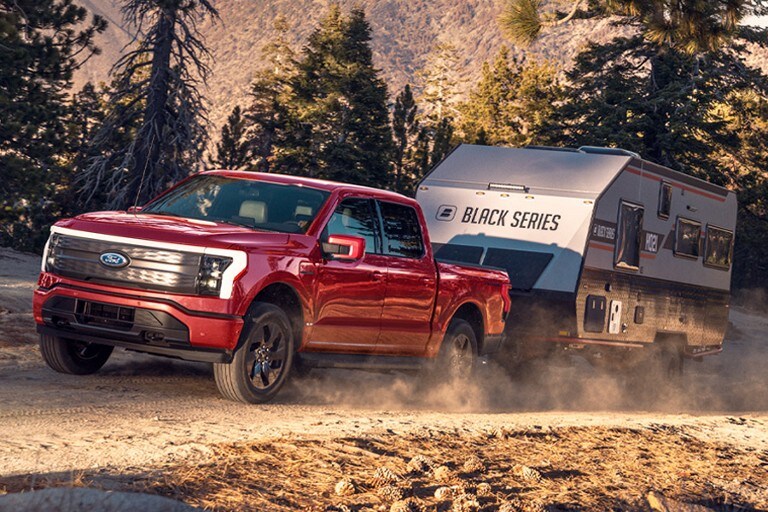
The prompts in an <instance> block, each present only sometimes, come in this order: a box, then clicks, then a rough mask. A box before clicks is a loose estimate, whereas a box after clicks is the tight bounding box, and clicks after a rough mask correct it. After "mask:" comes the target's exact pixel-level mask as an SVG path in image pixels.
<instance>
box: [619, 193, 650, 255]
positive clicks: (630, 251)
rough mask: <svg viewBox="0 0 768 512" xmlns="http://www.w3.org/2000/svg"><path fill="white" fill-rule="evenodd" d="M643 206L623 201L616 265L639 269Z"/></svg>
mask: <svg viewBox="0 0 768 512" xmlns="http://www.w3.org/2000/svg"><path fill="white" fill-rule="evenodd" d="M643 213H644V210H643V207H642V206H640V205H637V204H632V203H627V202H624V201H622V202H621V205H620V206H619V222H618V229H617V230H616V231H617V233H616V255H615V256H616V258H615V261H616V266H617V267H621V268H628V269H632V270H637V269H638V268H639V267H640V234H641V231H642V229H643Z"/></svg>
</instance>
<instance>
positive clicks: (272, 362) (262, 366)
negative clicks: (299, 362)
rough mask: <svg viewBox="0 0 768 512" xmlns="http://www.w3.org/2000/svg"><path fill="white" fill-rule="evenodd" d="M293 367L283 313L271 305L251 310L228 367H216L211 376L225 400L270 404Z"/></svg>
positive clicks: (289, 333) (287, 324) (290, 336)
mask: <svg viewBox="0 0 768 512" xmlns="http://www.w3.org/2000/svg"><path fill="white" fill-rule="evenodd" d="M292 363H293V331H292V330H291V322H290V321H289V320H288V317H287V316H286V314H285V313H284V312H283V310H282V309H280V308H278V307H277V306H274V305H272V304H257V305H255V306H254V307H253V308H252V311H251V313H250V314H249V318H248V320H247V322H246V325H245V327H244V331H243V342H242V343H241V344H240V348H238V349H237V351H236V352H235V356H234V358H233V359H232V362H231V363H228V364H227V363H215V364H214V365H213V375H214V378H215V379H216V386H217V387H218V388H219V392H220V393H221V394H222V395H224V397H226V398H229V399H230V400H235V401H237V402H245V403H250V404H261V403H265V402H269V401H270V400H272V399H273V398H274V397H275V395H276V394H277V392H278V391H280V388H281V387H282V386H283V384H284V383H285V380H286V378H287V377H288V373H289V372H290V370H291V365H292Z"/></svg>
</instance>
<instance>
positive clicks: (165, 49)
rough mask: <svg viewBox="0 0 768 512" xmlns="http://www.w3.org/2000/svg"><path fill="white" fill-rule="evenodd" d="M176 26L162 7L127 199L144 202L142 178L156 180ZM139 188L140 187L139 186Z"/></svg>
mask: <svg viewBox="0 0 768 512" xmlns="http://www.w3.org/2000/svg"><path fill="white" fill-rule="evenodd" d="M175 26H176V13H175V12H173V11H170V10H169V11H163V12H162V14H161V16H160V19H159V20H158V36H157V40H156V41H155V44H154V48H153V51H152V70H151V73H150V80H149V94H148V95H147V104H146V108H145V111H144V123H143V126H142V128H141V130H140V131H139V136H138V137H139V139H138V140H137V141H136V146H135V147H136V149H135V150H134V151H135V152H134V162H135V163H134V168H133V171H132V173H131V174H132V177H131V181H130V183H129V193H128V199H129V201H134V199H135V200H136V201H135V202H136V204H144V203H145V202H146V201H147V200H149V199H151V196H153V195H154V194H153V193H151V192H147V188H146V187H145V186H142V181H144V182H145V183H146V181H147V180H153V182H154V183H157V182H158V181H160V178H161V175H162V169H160V157H161V152H160V149H161V146H162V141H163V134H162V130H163V127H164V126H165V125H166V115H167V109H166V106H167V103H168V84H169V81H170V76H169V74H170V65H171V49H172V48H171V46H172V44H173V32H174V30H175ZM140 188H141V189H142V190H140Z"/></svg>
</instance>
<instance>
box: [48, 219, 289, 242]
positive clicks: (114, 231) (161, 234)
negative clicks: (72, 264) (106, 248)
mask: <svg viewBox="0 0 768 512" xmlns="http://www.w3.org/2000/svg"><path fill="white" fill-rule="evenodd" d="M56 226H58V227H62V228H68V229H75V230H80V231H87V232H89V233H97V234H102V235H109V236H119V237H126V238H136V239H140V240H153V241H158V242H166V243H175V244H184V245H195V246H203V247H217V248H220V249H237V248H241V249H246V248H251V247H254V248H255V247H264V246H281V245H285V244H287V243H288V242H289V240H290V237H291V235H289V234H286V233H273V232H268V231H257V230H253V229H249V228H246V227H240V226H234V225H232V224H224V223H216V222H208V221H201V220H197V219H186V218H181V217H167V216H161V215H151V214H133V213H126V212H94V213H86V214H83V215H78V216H77V217H74V218H72V219H66V220H61V221H59V222H57V223H56Z"/></svg>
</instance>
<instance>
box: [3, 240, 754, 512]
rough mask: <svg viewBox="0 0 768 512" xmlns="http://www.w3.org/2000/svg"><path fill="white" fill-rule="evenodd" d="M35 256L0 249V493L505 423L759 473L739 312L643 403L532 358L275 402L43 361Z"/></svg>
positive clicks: (126, 362)
mask: <svg viewBox="0 0 768 512" xmlns="http://www.w3.org/2000/svg"><path fill="white" fill-rule="evenodd" d="M37 266H38V263H37V260H36V259H35V258H33V257H30V256H28V255H23V254H19V253H14V252H12V251H9V250H7V249H0V396H1V397H2V399H1V401H0V430H1V431H2V436H0V490H1V489H2V483H3V482H4V481H5V482H6V483H7V482H10V481H11V480H12V478H11V477H13V476H14V475H33V474H34V475H38V476H40V477H42V476H44V475H62V474H66V473H67V472H71V471H82V470H95V469H96V468H100V471H109V472H113V473H114V472H118V473H122V472H130V471H132V470H133V471H135V470H137V469H139V468H143V469H147V468H152V467H155V468H156V467H161V466H168V465H178V464H191V463H192V464H193V463H196V462H205V461H206V460H209V459H210V458H211V457H212V456H215V455H216V454H217V453H218V451H219V450H220V447H221V446H223V445H224V444H227V445H228V444H230V443H261V444H262V445H264V444H265V443H266V444H270V443H271V444H272V445H274V446H278V445H279V444H280V443H288V442H289V443H291V444H295V443H297V442H302V440H303V441H306V442H310V441H312V442H320V441H322V442H325V441H331V440H339V439H344V438H355V439H379V440H382V439H392V440H393V441H392V442H394V440H395V439H398V440H401V441H402V440H403V439H418V438H419V436H423V435H425V433H427V434H429V433H432V434H435V435H448V434H450V435H452V436H455V437H457V438H458V439H462V438H466V439H467V440H468V441H467V442H468V443H470V441H471V440H472V439H476V438H477V437H478V436H481V437H482V436H488V435H492V434H493V433H494V432H495V433H498V432H499V431H500V430H502V429H506V431H518V432H526V431H530V430H531V429H538V430H540V431H552V432H554V431H558V430H560V431H567V430H568V429H569V428H571V427H573V428H577V429H592V428H594V429H597V430H599V431H600V432H606V431H611V430H612V429H613V430H616V429H619V430H621V431H622V432H624V431H626V429H629V430H630V431H631V432H641V433H645V434H648V435H649V436H650V437H649V439H651V440H652V439H653V435H654V434H653V433H654V432H669V431H670V430H671V431H674V432H675V436H682V437H683V438H686V439H695V440H698V441H699V442H704V443H717V444H718V445H724V446H730V447H733V448H734V449H736V450H742V451H744V453H754V454H757V455H758V456H759V457H758V459H759V460H758V459H756V460H757V462H755V464H756V466H755V467H756V468H758V470H760V471H762V475H758V476H757V477H759V479H764V480H760V481H761V482H766V483H768V372H766V371H765V367H766V365H768V344H767V343H766V342H765V333H766V332H768V320H767V319H766V318H764V317H761V316H759V315H756V314H752V313H749V312H747V311H746V310H741V309H734V310H733V311H732V314H731V321H732V322H733V324H734V328H733V329H732V330H731V333H730V334H729V340H728V343H727V345H726V350H725V353H724V354H722V355H720V356H717V357H712V358H709V359H707V360H705V361H704V362H702V363H700V364H692V365H689V367H688V368H687V374H686V376H685V378H684V381H683V383H682V391H681V392H680V393H677V394H676V395H673V396H669V397H666V398H665V399H663V400H660V401H657V402H655V403H644V404H638V403H637V401H636V400H635V397H634V396H633V395H632V393H627V392H626V391H624V388H622V387H621V386H619V385H618V382H617V379H616V378H615V376H611V375H607V374H602V373H599V372H597V371H595V370H593V369H592V368H590V367H588V366H587V365H585V364H583V363H580V362H579V361H578V360H576V362H575V363H574V364H572V365H569V366H565V367H544V366H542V367H537V368H535V369H534V371H533V372H531V373H532V374H533V375H532V376H531V377H530V378H528V379H527V380H526V381H524V382H517V381H512V380H510V379H509V378H508V377H507V376H506V374H504V372H502V371H500V370H499V369H496V368H493V367H488V368H484V369H483V375H482V376H481V378H480V379H479V380H478V382H476V383H473V384H466V383H461V384H459V385H446V386H443V387H441V388H439V389H430V390H428V391H425V390H424V389H423V387H421V386H420V385H419V382H418V379H417V378H416V377H413V376H409V375H400V374H394V375H393V374H371V373H365V372H354V371H333V372H332V371H318V372H316V373H313V374H312V375H311V376H310V377H308V378H306V379H304V380H301V381H294V382H292V383H290V384H289V385H288V387H287V389H285V390H284V392H283V393H281V395H280V396H279V400H278V401H277V402H276V403H274V404H269V405H264V406H250V407H249V406H244V405H242V404H237V403H233V402H228V401H226V400H224V399H222V398H220V397H219V395H218V393H217V391H216V388H215V385H214V383H213V380H212V376H211V370H210V368H209V367H208V366H206V365H201V364H192V363H184V362H179V361H173V360H166V359H162V358H154V357H149V356H144V355H139V354H132V353H129V352H125V351H116V353H115V355H113V357H112V359H111V360H110V362H109V363H108V364H107V365H106V366H105V368H104V369H103V371H102V372H100V373H99V374H97V375H94V376H88V377H74V376H65V375H59V374H56V373H54V372H53V371H51V370H49V369H48V368H47V367H46V366H45V365H44V363H43V362H42V360H41V359H40V356H39V353H38V351H37V347H36V345H35V344H34V343H35V341H36V335H35V334H34V326H33V321H32V318H31V314H30V311H29V298H30V296H31V293H32V289H33V286H34V281H35V278H36V273H37ZM597 430H596V431H597ZM619 430H616V431H619ZM580 432H582V434H583V432H585V431H584V430H580ZM645 434H644V435H645ZM580 435H581V434H580ZM459 444H461V443H459ZM576 450H577V452H578V447H577V448H576ZM574 455H576V454H574ZM760 461H763V462H760ZM105 468H106V469H105ZM9 478H10V479H11V480H9ZM3 479H5V480H3ZM16 481H17V482H18V480H16ZM286 485H288V484H286ZM6 487H7V488H8V489H9V490H12V488H13V486H12V485H11V486H9V485H6ZM763 489H764V487H763ZM294 491H295V489H294ZM729 492H733V490H731V491H729ZM745 492H746V491H745ZM749 492H755V491H754V490H750V491H749ZM763 492H764V491H763ZM759 495H760V493H759V492H758V494H757V496H759ZM751 499H752V500H753V501H751V503H763V502H761V501H760V499H762V498H754V497H753V498H751ZM764 499H765V502H764V503H766V505H765V506H768V496H766V497H765V498H764ZM755 500H756V501H755ZM209 505H210V504H209Z"/></svg>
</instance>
